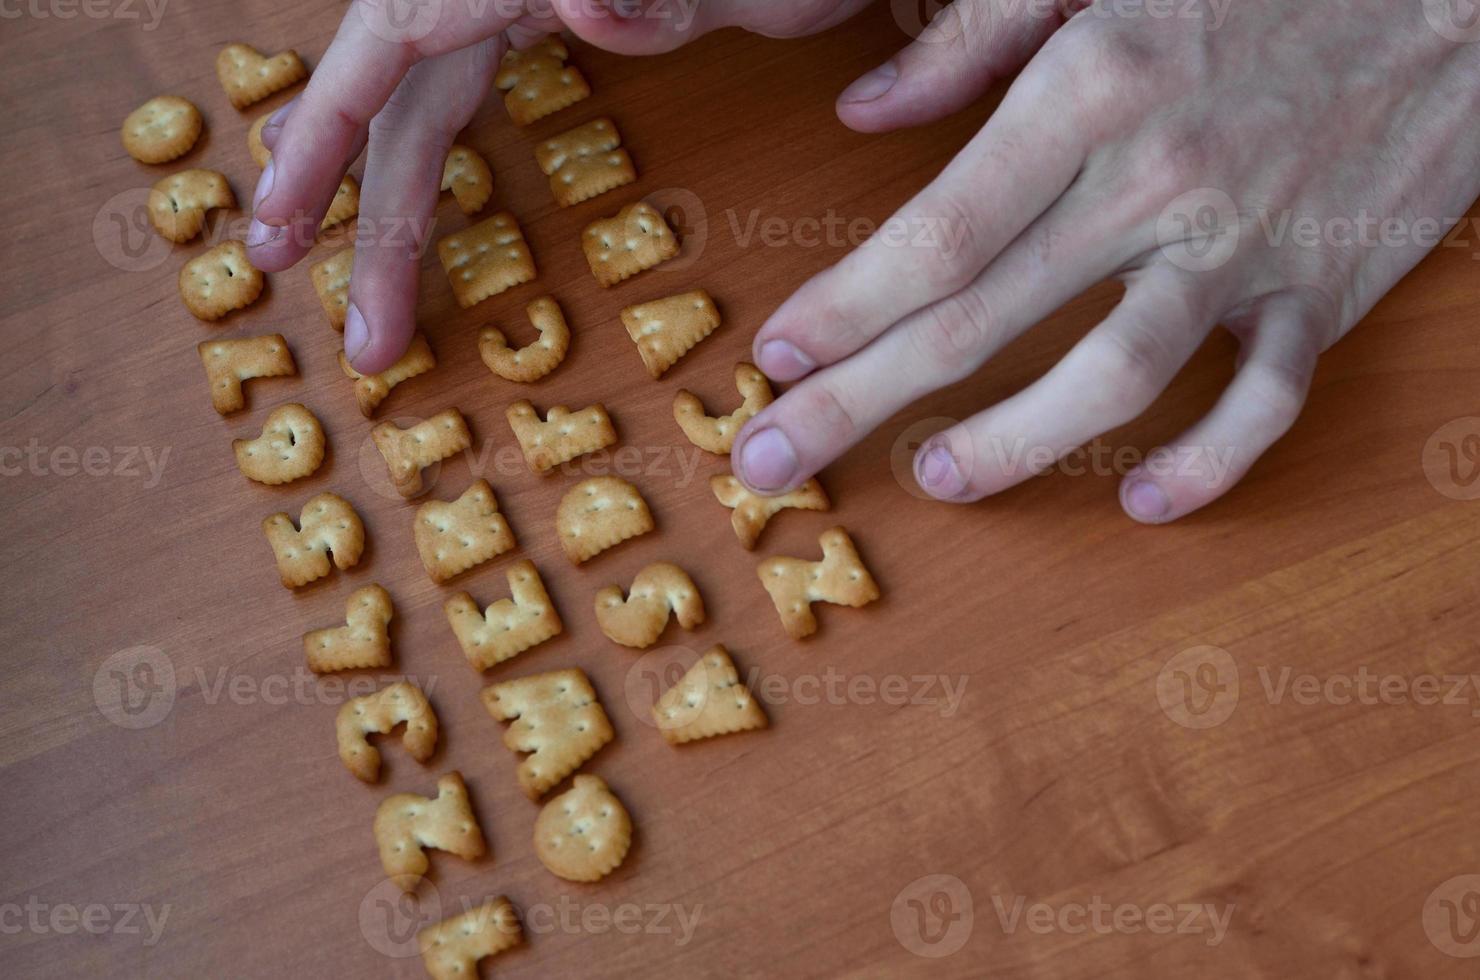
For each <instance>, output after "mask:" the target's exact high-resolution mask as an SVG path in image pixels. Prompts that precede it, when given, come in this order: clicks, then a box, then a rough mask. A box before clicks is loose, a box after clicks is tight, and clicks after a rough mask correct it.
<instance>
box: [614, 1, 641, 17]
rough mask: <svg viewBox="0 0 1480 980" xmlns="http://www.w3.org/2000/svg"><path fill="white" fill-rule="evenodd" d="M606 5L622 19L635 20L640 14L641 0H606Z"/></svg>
mask: <svg viewBox="0 0 1480 980" xmlns="http://www.w3.org/2000/svg"><path fill="white" fill-rule="evenodd" d="M607 7H608V9H610V10H611V12H612V13H614V14H616V15H617V16H618V17H620V18H622V19H623V20H636V19H637V18H639V17H641V16H642V2H641V0H608V3H607Z"/></svg>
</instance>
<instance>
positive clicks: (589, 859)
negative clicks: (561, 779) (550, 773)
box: [534, 776, 632, 881]
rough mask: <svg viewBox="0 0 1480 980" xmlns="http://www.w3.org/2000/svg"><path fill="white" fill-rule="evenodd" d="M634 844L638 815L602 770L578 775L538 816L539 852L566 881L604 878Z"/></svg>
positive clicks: (536, 846)
mask: <svg viewBox="0 0 1480 980" xmlns="http://www.w3.org/2000/svg"><path fill="white" fill-rule="evenodd" d="M631 846H632V818H631V817H630V816H629V815H628V814H627V808H626V807H624V806H623V805H622V801H621V800H619V799H617V797H616V795H615V794H614V793H612V791H611V790H610V789H608V788H607V786H606V783H605V782H603V781H602V779H601V777H600V776H577V777H576V778H575V779H573V780H571V788H570V789H568V790H566V791H565V792H564V793H561V794H560V795H559V796H557V797H555V798H554V799H552V800H551V801H550V802H549V803H546V804H545V806H544V808H543V809H541V810H540V815H539V818H538V819H536V820H535V822H534V853H535V855H536V856H537V857H538V858H539V859H540V863H541V864H543V865H544V866H545V867H546V868H548V869H549V870H550V873H551V874H553V875H556V876H557V877H560V878H564V879H565V880H566V881H600V880H601V879H602V878H605V877H606V876H607V875H609V874H611V873H612V872H613V871H615V870H617V868H618V867H620V866H621V864H622V861H623V860H624V859H625V858H626V857H627V851H628V849H630V848H631Z"/></svg>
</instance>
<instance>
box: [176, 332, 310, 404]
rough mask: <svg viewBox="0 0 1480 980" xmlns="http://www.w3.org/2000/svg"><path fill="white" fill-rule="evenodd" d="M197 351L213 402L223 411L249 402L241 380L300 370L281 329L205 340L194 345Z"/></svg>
mask: <svg viewBox="0 0 1480 980" xmlns="http://www.w3.org/2000/svg"><path fill="white" fill-rule="evenodd" d="M195 351H196V353H198V354H199V355H200V363H201V364H203V365H205V369H206V381H208V382H209V383H210V385H211V405H212V406H213V407H214V408H215V409H216V411H218V412H220V413H221V414H222V415H230V414H231V413H232V412H239V411H241V410H242V408H243V407H245V406H246V404H247V399H246V396H245V395H244V394H243V392H242V382H244V381H250V380H252V379H253V378H282V377H286V376H288V375H290V374H297V373H298V368H297V367H295V366H294V364H293V355H292V353H291V352H290V351H289V350H288V342H287V341H286V340H284V339H283V335H282V334H280V333H273V334H268V335H267V336H265V337H243V338H242V339H240V340H203V341H201V342H200V343H199V344H196V345H195Z"/></svg>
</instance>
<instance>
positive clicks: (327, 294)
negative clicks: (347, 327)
mask: <svg viewBox="0 0 1480 980" xmlns="http://www.w3.org/2000/svg"><path fill="white" fill-rule="evenodd" d="M354 265H355V250H354V249H352V248H347V249H345V250H344V251H342V252H339V253H337V254H334V255H331V256H329V257H328V258H327V259H325V260H324V261H322V262H316V263H314V264H313V265H312V266H311V267H309V270H308V276H309V278H310V279H312V280H313V288H314V292H316V293H318V294H319V305H320V306H322V307H323V308H324V315H325V316H327V317H328V318H329V326H331V327H333V328H334V329H335V330H338V331H340V332H341V333H343V332H344V317H345V315H346V314H347V313H348V312H349V274H350V272H351V271H352V270H353V269H354Z"/></svg>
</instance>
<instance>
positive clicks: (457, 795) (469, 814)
mask: <svg viewBox="0 0 1480 980" xmlns="http://www.w3.org/2000/svg"><path fill="white" fill-rule="evenodd" d="M375 843H376V845H377V846H378V847H379V848H380V865H381V867H383V868H384V869H385V873H386V877H388V878H391V879H393V880H394V881H395V882H396V883H397V884H398V885H400V886H401V888H403V889H404V890H406V891H408V892H414V891H416V886H417V885H418V884H420V882H421V879H422V877H423V876H425V875H426V873H427V871H428V869H429V868H430V867H431V862H430V861H428V860H427V854H426V849H427V848H435V849H436V850H439V851H447V852H448V853H449V854H456V855H457V856H458V857H460V858H462V859H463V860H464V861H472V860H475V859H477V858H480V857H482V856H483V855H484V853H485V852H486V851H487V846H486V845H485V844H484V843H483V831H482V830H481V829H480V828H479V827H478V818H477V817H476V816H474V814H473V807H472V804H471V803H469V802H468V787H467V786H466V785H465V784H464V783H463V778H462V774H461V773H459V772H457V771H456V770H454V771H452V772H449V773H448V774H447V775H445V776H443V777H442V778H441V779H439V780H437V797H436V799H431V800H429V799H427V798H426V797H424V796H417V795H416V794H415V793H397V794H396V795H395V796H389V797H386V799H385V802H383V803H381V804H380V809H378V810H376V811H375Z"/></svg>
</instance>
